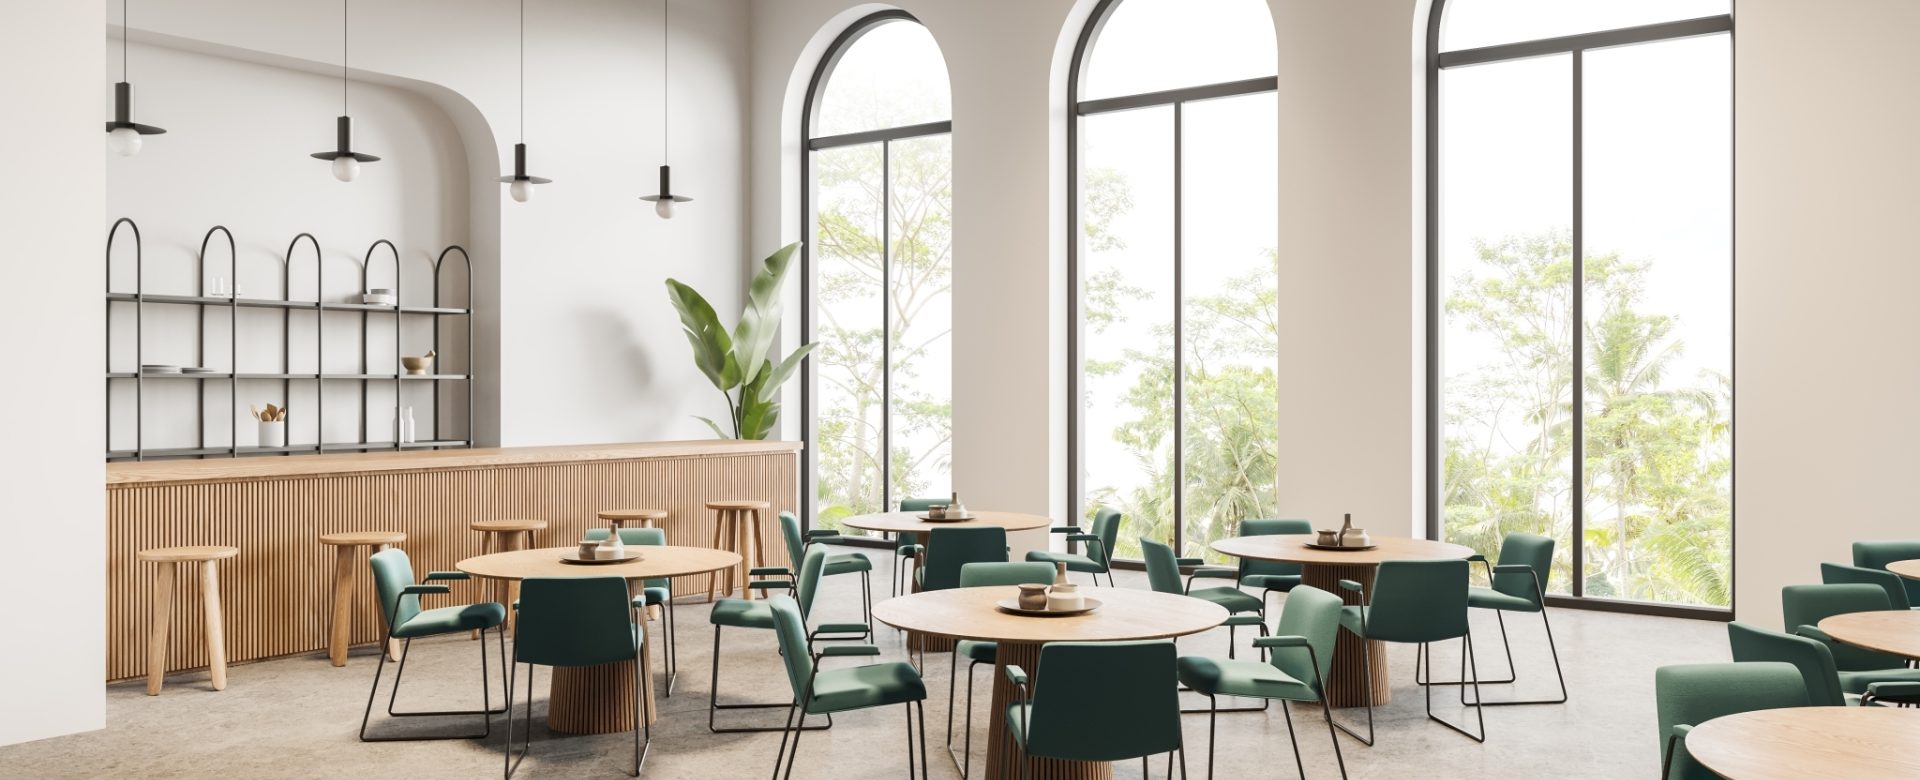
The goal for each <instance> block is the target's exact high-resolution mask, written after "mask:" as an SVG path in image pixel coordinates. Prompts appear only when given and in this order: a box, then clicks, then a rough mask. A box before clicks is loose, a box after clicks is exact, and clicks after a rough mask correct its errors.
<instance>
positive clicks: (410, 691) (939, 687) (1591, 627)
mask: <svg viewBox="0 0 1920 780" xmlns="http://www.w3.org/2000/svg"><path fill="white" fill-rule="evenodd" d="M872 557H876V558H877V559H883V556H872ZM880 568H881V570H880V571H879V572H877V573H876V574H877V575H878V576H877V578H876V581H875V583H874V584H875V590H876V592H877V593H878V594H880V597H881V598H884V597H885V594H886V592H887V586H886V582H885V576H886V569H885V564H884V563H881V567H880ZM850 580H851V578H850V577H845V576H842V577H835V578H831V580H830V581H829V582H828V583H827V585H826V587H825V588H824V590H823V591H822V594H821V602H820V605H819V606H818V608H817V609H818V612H817V615H816V622H817V621H823V620H824V621H840V620H849V619H857V615H858V598H859V593H860V590H859V587H858V585H857V584H856V583H854V582H852V581H850ZM1119 580H1120V585H1121V586H1123V587H1145V586H1146V582H1145V577H1144V576H1143V575H1141V574H1140V573H1138V572H1122V573H1121V575H1120V578H1119ZM706 612H707V605H705V604H693V603H689V604H683V605H681V606H680V607H679V608H678V613H677V617H678V620H679V628H680V631H679V639H680V643H679V651H680V663H681V667H682V671H681V674H680V679H679V684H678V686H677V687H676V688H675V690H674V694H673V695H672V696H671V697H669V698H665V699H662V700H661V702H660V705H661V713H662V715H661V718H660V720H659V722H657V723H656V724H654V729H653V748H652V752H651V754H650V755H649V757H648V759H647V764H646V771H645V776H647V777H655V778H719V777H727V778H731V777H763V776H766V775H767V774H769V773H770V772H771V771H772V769H773V760H774V751H775V749H776V746H777V745H778V743H779V742H780V735H779V734H778V733H771V734H713V733H710V732H709V731H708V730H707V722H706V703H707V692H708V684H707V681H708V674H709V669H710V667H709V661H710V658H711V648H712V643H713V631H712V629H711V627H710V626H709V625H708V624H707V622H706ZM1552 618H1553V621H1554V629H1555V636H1556V637H1557V638H1558V639H1559V641H1560V653H1561V658H1562V660H1563V662H1564V665H1565V668H1566V672H1567V686H1568V688H1569V691H1570V696H1571V700H1570V701H1569V702H1568V703H1567V704H1563V705H1549V706H1529V707H1504V708H1488V709H1487V710H1486V726H1487V734H1488V736H1487V742H1486V743H1485V744H1478V743H1475V742H1473V741H1472V740H1469V739H1467V738H1466V737H1463V736H1460V735H1458V734H1456V733H1454V732H1452V731H1450V730H1448V729H1447V728H1446V727H1444V726H1442V725H1440V724H1437V723H1431V722H1428V721H1426V720H1425V713H1424V710H1423V701H1424V697H1423V691H1422V689H1421V688H1419V687H1417V686H1415V685H1414V684H1413V681H1412V670H1413V664H1414V656H1413V651H1412V648H1410V647H1407V648H1400V647H1395V648H1394V649H1393V651H1392V652H1393V655H1392V659H1391V662H1392V665H1391V670H1392V677H1393V681H1392V684H1393V701H1392V703H1391V704H1389V705H1387V706H1386V707H1384V708H1380V709H1378V710H1377V711H1376V713H1375V719H1376V727H1377V729H1378V733H1379V738H1378V740H1377V746H1375V747H1372V748H1368V747H1365V746H1362V745H1360V744H1359V743H1357V742H1355V741H1353V740H1351V739H1348V738H1346V737H1342V738H1341V743H1340V750H1341V751H1342V752H1343V754H1344V756H1345V758H1346V766H1347V771H1348V773H1349V776H1351V777H1354V778H1389V777H1391V778H1406V777H1416V778H1421V779H1422V780H1431V779H1433V778H1468V777H1488V776H1497V777H1512V778H1538V777H1556V778H1589V777H1592V778H1603V777H1604V778H1641V777H1649V776H1653V775H1656V774H1658V771H1659V770H1658V767H1659V756H1658V749H1657V747H1656V745H1655V740H1654V736H1653V735H1654V731H1655V727H1654V708H1653V670H1654V668H1655V667H1658V666H1662V665H1666V664H1675V663H1697V662H1707V661H1724V660H1727V649H1726V634H1725V629H1724V627H1723V626H1722V625H1721V624H1719V623H1710V622H1704V621H1690V620H1676V619H1668V618H1654V617H1642V616H1634V615H1618V614H1609V613H1600V612H1588V611H1577V610H1555V611H1554V612H1553V614H1552ZM1474 625H1475V631H1474V633H1475V636H1476V637H1477V638H1479V639H1480V640H1481V643H1480V653H1479V659H1480V668H1481V672H1482V674H1483V675H1485V676H1488V677H1493V676H1496V675H1498V674H1500V673H1501V672H1502V671H1503V664H1502V660H1501V658H1500V653H1499V644H1498V641H1497V639H1496V637H1497V636H1498V635H1497V633H1495V626H1494V623H1493V619H1492V617H1491V616H1490V615H1476V616H1475V624H1474ZM1508 628H1509V630H1510V631H1511V633H1512V638H1513V644H1514V649H1515V653H1516V655H1517V656H1518V662H1519V667H1520V669H1519V671H1520V684H1519V685H1518V686H1517V690H1513V689H1514V688H1516V686H1495V687H1489V688H1488V690H1489V698H1490V699H1497V698H1498V697H1500V696H1503V695H1510V694H1519V695H1520V696H1524V697H1528V698H1533V697H1538V696H1546V695H1551V694H1552V693H1553V690H1554V688H1553V676H1552V675H1553V669H1552V665H1551V662H1550V660H1549V658H1548V656H1547V652H1546V646H1545V644H1544V637H1543V634H1542V633H1541V630H1540V622H1539V620H1538V619H1536V618H1532V617H1521V618H1518V619H1516V620H1509V621H1508ZM878 641H879V643H880V645H881V647H882V649H883V652H884V654H885V655H884V658H885V659H889V660H899V659H903V658H904V657H905V651H904V648H903V642H902V639H901V635H900V634H899V633H897V632H894V631H892V630H890V629H886V628H882V629H881V630H880V632H879V640H878ZM1241 641H1242V642H1245V641H1247V637H1246V636H1245V635H1244V634H1243V635H1242V637H1241ZM487 644H488V647H489V648H490V649H489V651H488V653H489V656H490V660H489V664H490V668H491V670H492V671H493V673H494V674H496V675H497V674H498V672H499V668H500V667H499V665H498V658H497V656H494V655H493V654H494V653H495V652H496V651H497V647H498V645H497V644H496V643H495V642H492V641H489V642H488V643H487ZM1180 645H1181V652H1182V653H1187V654H1197V653H1211V654H1222V655H1224V654H1225V652H1226V632H1225V631H1215V632H1209V633H1208V634H1206V635H1203V636H1199V637H1191V638H1187V639H1183V640H1181V642H1180ZM478 652H479V651H478V649H477V647H476V643H474V642H471V641H469V640H467V639H466V638H465V637H458V638H445V639H439V640H432V641H421V642H416V643H415V644H414V647H413V651H412V657H411V659H410V661H409V663H408V668H407V685H406V690H405V691H403V692H402V693H403V695H402V697H401V702H400V707H401V709H453V708H470V707H473V706H474V705H476V704H478V701H477V700H478V698H479V691H478V690H477V687H478V685H477V683H478V677H479V670H478V665H479V657H478ZM1245 652H1246V648H1245V647H1243V648H1242V654H1243V656H1244V654H1245ZM1457 653H1458V650H1457V649H1454V648H1447V649H1445V650H1442V651H1440V652H1438V653H1437V654H1436V658H1435V663H1434V668H1435V669H1436V670H1440V669H1443V668H1444V669H1448V670H1451V669H1453V668H1456V667H1455V666H1454V664H1457V662H1458V659H1459V656H1458V655H1457ZM374 658H375V655H374V651H373V648H371V647H366V648H360V649H357V650H356V652H355V653H354V655H353V657H352V659H351V660H350V661H349V663H348V665H347V667H346V668H344V669H336V668H334V667H332V666H330V665H329V664H328V663H327V659H326V657H325V654H324V653H315V654H313V655H309V656H303V657H295V658H284V659H279V660H274V661H267V662H262V663H254V664H246V665H242V666H236V667H233V668H232V669H231V670H230V671H229V675H228V687H227V690H225V691H222V692H214V691H212V690H211V689H209V688H208V687H207V685H206V675H205V673H184V674H179V675H175V676H173V677H170V678H168V680H167V687H166V690H165V691H164V692H163V693H162V694H161V695H160V696H156V697H149V696H146V695H145V689H144V686H143V684H142V683H140V682H138V681H135V682H127V683H118V684H114V685H110V686H108V687H107V728H106V730H104V731H97V732H92V733H87V734H78V735H74V736H68V737H61V738H57V739H49V740H43V741H40V742H34V743H29V744H25V745H15V746H11V747H0V777H9V778H11V777H20V778H66V777H104V776H119V777H142V778H148V777H196V778H232V779H234V780H238V779H239V778H269V777H286V778H309V777H358V778H376V777H379V778H385V777H405V778H442V777H445V778H475V777H487V776H489V775H494V776H497V775H498V774H499V773H500V771H501V748H502V740H503V736H502V735H503V734H504V730H505V729H504V726H505V722H504V719H502V718H496V719H495V721H494V728H493V733H492V736H491V737H489V738H487V739H472V740H453V741H442V742H400V743H381V744H371V743H361V742H359V741H358V740H357V739H356V730H357V729H358V728H359V725H360V715H361V711H362V707H364V706H365V705H366V702H367V686H368V684H369V683H370V682H371V681H372V676H373V666H374ZM723 661H724V664H725V665H724V666H723V668H722V674H723V679H722V693H723V699H722V701H723V702H724V701H747V700H763V701H779V700H784V699H789V698H791V696H792V694H791V692H790V691H789V690H788V689H787V683H786V678H785V676H784V673H783V672H782V671H781V669H780V666H779V656H778V655H777V654H776V653H775V649H774V639H773V636H772V635H771V632H756V631H729V632H727V634H726V646H725V648H724V650H723ZM655 662H656V668H657V663H658V658H657V657H656V659H655ZM830 663H831V662H830ZM842 663H847V661H842ZM926 663H927V666H928V667H929V668H928V669H927V670H926V674H925V676H926V678H927V686H928V688H929V690H930V691H931V692H932V695H931V696H930V697H929V699H928V701H927V703H926V712H927V718H928V721H929V723H928V726H929V729H928V735H929V737H930V740H931V742H932V750H931V751H930V760H931V762H932V764H931V767H932V776H933V777H936V778H939V777H957V776H958V775H959V773H958V771H957V770H956V769H955V768H954V765H953V764H952V763H950V762H948V761H947V760H946V758H945V756H944V754H943V753H942V752H941V750H940V748H941V747H942V743H943V742H944V739H943V737H942V736H941V735H940V731H941V727H943V726H944V725H945V723H946V716H947V710H948V707H947V696H946V691H947V683H948V675H947V663H948V662H947V657H946V656H933V655H930V656H928V657H927V660H926ZM392 669H393V668H392V667H391V666H389V667H388V670H387V671H388V675H387V677H386V679H385V681H383V683H382V685H381V698H382V699H385V697H386V693H387V689H388V686H389V684H390V683H391V681H392V679H393V678H392V674H391V673H392ZM522 669H523V674H524V667H523V668H522ZM961 674H962V679H963V681H964V675H965V666H964V665H962V667H961ZM548 679H550V676H549V673H548V672H547V671H545V670H543V671H542V672H541V674H540V676H539V678H538V680H539V686H538V687H537V688H536V697H535V701H534V720H535V724H536V725H535V728H534V730H533V735H534V743H533V753H532V755H530V756H529V757H528V758H527V759H526V762H525V763H524V764H522V765H521V767H520V769H519V771H518V772H517V773H516V777H530V778H537V777H618V776H624V774H625V773H626V771H627V769H628V767H629V762H630V761H631V756H632V753H631V750H632V740H631V736H630V735H628V734H613V735H604V736H592V737H579V736H565V735H552V734H549V733H547V732H546V730H545V728H544V717H545V713H544V711H545V705H546V691H545V683H546V681H547V680H548ZM521 680H522V684H523V685H524V680H525V678H524V676H523V677H522V678H521ZM494 684H495V685H496V686H497V685H498V678H497V677H496V678H495V683H494ZM523 690H524V689H523ZM495 696H496V697H497V696H498V688H497V687H496V688H495ZM986 696H987V683H986V680H985V679H984V675H982V679H981V680H980V687H979V688H978V692H977V694H976V697H975V702H976V706H977V707H978V711H977V712H976V715H975V719H974V726H975V731H976V737H975V739H974V752H975V754H976V755H975V759H974V769H975V771H976V773H978V772H979V769H980V764H981V762H982V761H983V760H984V754H985V749H984V747H983V744H984V741H985V733H986V725H985V724H986V721H985V719H984V718H985V717H986V715H985V710H986V705H985V699H986ZM1186 696H1187V697H1189V703H1190V704H1192V705H1204V703H1205V699H1203V698H1199V697H1196V696H1193V695H1192V694H1186ZM1451 696H1453V694H1452V692H1451V691H1450V690H1447V689H1435V695H1434V706H1435V711H1436V712H1437V713H1439V714H1441V715H1442V716H1444V717H1448V718H1461V717H1466V718H1469V719H1470V718H1471V717H1472V712H1471V710H1463V708H1461V707H1460V706H1459V705H1458V704H1457V700H1456V699H1454V698H1450V697H1451ZM964 701H965V697H964V692H963V695H962V703H963V704H964ZM1447 702H1455V703H1453V704H1447ZM376 709H377V708H376ZM515 709H516V712H517V711H518V710H519V707H516V708H515ZM783 712H784V711H780V710H765V711H761V712H758V713H755V712H752V711H746V712H745V713H744V715H743V714H742V713H741V712H740V711H734V712H729V713H723V715H734V716H736V721H735V722H739V721H738V720H737V718H741V717H744V718H747V719H758V722H761V723H768V724H772V725H778V723H779V720H780V715H781V714H783ZM1364 716H1365V715H1364V711H1363V710H1353V711H1345V712H1342V713H1340V717H1342V718H1343V720H1344V719H1347V718H1364ZM375 717H376V722H375V725H374V731H375V732H376V733H385V734H398V733H412V732H421V733H425V732H428V731H432V730H434V729H442V730H445V731H452V732H457V731H459V730H460V729H477V726H478V719H477V718H465V719H446V720H444V721H440V722H435V723H417V722H414V721H422V720H437V719H423V718H413V719H408V721H407V722H405V723H394V722H392V721H381V720H379V717H380V716H379V715H378V714H376V716H375ZM1293 720H1294V721H1295V723H1294V725H1295V727H1296V728H1297V729H1298V731H1299V735H1300V739H1301V749H1302V753H1303V759H1304V761H1305V765H1306V770H1307V775H1308V776H1309V777H1315V778H1327V777H1338V776H1339V773H1338V769H1337V768H1336V766H1335V764H1334V756H1333V748H1332V746H1331V744H1330V742H1329V739H1328V738H1327V733H1326V726H1325V723H1324V722H1323V720H1322V719H1321V716H1320V713H1319V710H1318V709H1317V708H1310V709H1296V710H1295V711H1294V714H1293ZM1184 723H1185V728H1186V734H1185V736H1186V740H1187V744H1188V745H1190V746H1191V750H1192V752H1191V755H1189V756H1188V757H1187V770H1188V773H1189V776H1191V777H1196V778H1199V777H1205V776H1206V766H1207V765H1206V760H1207V759H1206V744H1207V717H1206V716H1205V715H1188V716H1186V717H1185V720H1184ZM955 730H956V732H958V731H959V726H958V725H957V721H956V726H955ZM904 731H905V722H904V719H903V718H902V716H901V714H900V711H899V710H898V709H897V708H889V709H888V710H885V711H868V712H853V713H848V714H845V715H842V716H840V717H838V718H836V719H835V725H834V727H833V728H832V729H831V730H829V731H824V732H812V733H810V734H808V735H807V737H806V741H805V742H804V743H802V745H801V750H800V759H799V765H798V768H797V770H796V771H795V773H794V774H795V776H796V777H809V778H835V780H845V779H847V778H864V777H901V776H904V774H905V769H906V766H905V748H906V740H905V738H904V736H903V732H904ZM443 733H444V731H443ZM958 736H959V735H958V734H957V733H956V745H957V744H958ZM1218 745H1219V750H1218V754H1217V757H1216V764H1215V772H1216V774H1218V775H1219V776H1221V777H1233V778H1270V777H1271V778H1291V777H1296V776H1298V775H1297V773H1296V771H1295V768H1294V760H1293V756H1292V753H1291V751H1290V750H1289V748H1288V742H1287V720H1286V718H1285V717H1284V716H1283V715H1282V714H1281V712H1280V710H1279V709H1277V708H1276V709H1272V710H1270V711H1268V712H1264V713H1251V714H1234V715H1222V716H1220V719H1219V734H1218ZM1165 767H1166V765H1165V763H1164V762H1161V761H1156V762H1155V763H1154V765H1153V773H1154V776H1156V777H1158V776H1160V773H1161V772H1162V770H1164V769H1165ZM1176 771H1177V769H1176ZM1138 773H1139V764H1138V763H1137V762H1134V763H1127V764H1123V765H1121V766H1120V767H1118V768H1117V771H1116V775H1117V776H1120V777H1134V776H1138Z"/></svg>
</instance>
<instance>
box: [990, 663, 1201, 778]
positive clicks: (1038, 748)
mask: <svg viewBox="0 0 1920 780" xmlns="http://www.w3.org/2000/svg"><path fill="white" fill-rule="evenodd" d="M1175 656H1176V651H1175V650H1174V647H1173V643H1172V642H1169V641H1167V640H1164V639H1161V640H1151V641H1143V642H1050V643H1048V644H1046V645H1044V646H1042V647H1041V648H1040V662H1039V665H1038V666H1037V667H1036V668H1035V669H1034V672H1035V673H1037V674H1040V675H1041V676H1042V677H1043V678H1044V679H1045V680H1046V683H1047V684H1046V685H1042V686H1040V689H1039V692H1038V693H1035V692H1034V690H1033V687H1032V684H1031V683H1030V681H1029V678H1028V676H1027V672H1026V670H1025V669H1021V668H1020V667H1019V666H1008V667H1007V679H1008V681H1010V682H1012V683H1013V685H1014V687H1015V688H1016V689H1018V690H1017V691H1016V694H1017V696H1018V697H1019V698H1017V699H1015V700H1014V701H1013V703H1011V704H1009V705H1007V711H1006V715H1005V717H1006V719H1007V737H1008V738H1009V739H1012V740H1013V741H1014V744H1016V745H1018V746H1019V747H1020V752H1021V753H1022V754H1023V755H1024V756H1025V757H1026V758H1027V759H1033V758H1054V759H1061V760H1065V761H1120V760H1124V759H1129V758H1138V759H1140V763H1141V772H1142V775H1144V774H1145V770H1146V761H1147V757H1148V756H1153V755H1159V754H1161V753H1166V754H1167V762H1168V767H1169V770H1171V767H1172V762H1173V754H1174V753H1179V754H1180V774H1181V776H1183V777H1184V776H1185V775H1186V773H1187V772H1186V766H1187V758H1186V750H1185V749H1184V748H1185V745H1184V744H1183V743H1182V741H1181V738H1180V699H1179V694H1178V693H1177V692H1176V691H1175V686H1176V685H1177V684H1178V682H1179V681H1178V680H1177V679H1176V677H1175V674H1174V664H1175V661H1176V658H1175ZM1005 752H1006V753H1007V754H1008V755H1007V756H1006V759H1007V760H1008V761H1012V760H1014V758H1013V755H1012V754H1013V751H1011V750H1009V751H1005ZM1028 763H1030V761H1022V762H1021V766H1020V767H1019V775H1020V776H1021V777H1023V778H1024V777H1026V775H1027V770H1028V767H1027V764H1028ZM1001 768H1002V770H1003V771H1002V772H1001V773H1000V776H1001V777H1011V776H1013V774H1014V772H1013V769H1014V768H1013V767H1011V766H1005V765H1003V766H1002V767H1001ZM1169 774H1171V771H1169Z"/></svg>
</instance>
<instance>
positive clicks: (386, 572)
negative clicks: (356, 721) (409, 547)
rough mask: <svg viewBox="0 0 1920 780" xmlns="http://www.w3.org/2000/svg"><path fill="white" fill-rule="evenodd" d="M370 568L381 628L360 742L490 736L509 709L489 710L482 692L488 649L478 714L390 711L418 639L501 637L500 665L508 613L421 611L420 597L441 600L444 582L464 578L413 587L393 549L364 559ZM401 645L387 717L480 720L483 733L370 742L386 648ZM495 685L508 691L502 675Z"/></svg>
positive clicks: (473, 608)
mask: <svg viewBox="0 0 1920 780" xmlns="http://www.w3.org/2000/svg"><path fill="white" fill-rule="evenodd" d="M367 563H368V565H369V566H371V567H372V568H373V589H374V592H375V593H376V594H377V595H378V596H379V598H380V615H381V617H382V618H383V621H382V623H381V636H380V652H379V653H376V655H378V656H379V660H377V661H375V662H374V665H373V688H372V689H371V690H369V691H367V708H366V711H365V712H362V713H361V714H360V741H361V742H416V741H426V740H436V739H484V738H486V736H487V735H488V734H491V733H493V716H495V715H499V714H501V713H503V712H506V711H507V708H508V707H511V706H512V705H511V704H510V703H509V704H506V705H503V706H502V707H501V708H500V709H494V708H493V700H492V698H491V694H489V692H488V690H487V643H486V642H484V641H483V642H481V643H480V707H481V708H480V709H477V710H436V711H432V712H398V711H396V710H395V709H394V705H395V702H396V700H397V699H399V698H400V678H401V677H403V676H405V675H406V673H407V651H408V650H411V649H412V648H413V640H415V639H418V638H421V637H429V636H440V635H442V634H458V633H465V632H468V631H475V630H478V631H480V632H482V638H483V639H484V638H485V632H486V630H487V629H493V630H495V631H497V632H500V633H499V636H500V663H501V664H502V666H503V667H504V665H505V664H506V662H507V635H506V620H507V608H506V607H504V606H501V605H499V604H496V603H494V602H491V601H487V602H482V603H479V604H465V605H460V606H451V607H436V608H433V609H422V608H421V607H420V597H421V596H424V595H429V594H433V595H446V594H448V593H451V592H452V589H451V588H449V587H447V586H446V585H445V584H441V583H445V582H449V581H453V580H464V579H467V575H466V573H465V572H458V571H436V572H430V573H428V574H427V582H426V584H419V583H416V582H415V581H414V579H413V563H412V562H411V561H409V560H408V559H407V553H406V551H405V550H402V549H400V548H398V547H395V548H390V549H387V550H382V551H380V552H377V553H374V554H373V555H372V556H370V557H369V558H368V559H367ZM395 639H399V640H402V641H403V644H402V645H401V649H400V662H399V663H400V666H399V668H397V669H396V670H395V671H394V674H393V692H392V693H391V694H389V695H388V696H387V714H388V715H391V716H393V717H396V718H415V717H436V716H447V715H479V716H481V717H482V719H484V721H485V726H484V729H483V730H482V731H481V732H480V733H478V734H453V735H446V736H430V737H378V736H376V737H369V736H367V721H368V719H369V718H371V717H372V715H373V698H374V694H376V693H378V692H379V691H380V674H381V672H383V671H385V669H386V668H387V653H386V648H387V647H389V646H390V645H391V643H392V642H393V640H395ZM500 683H501V685H502V690H503V693H502V695H503V697H504V696H507V695H510V694H507V693H505V686H506V685H508V684H509V683H508V681H507V670H506V669H505V668H502V669H501V670H500Z"/></svg>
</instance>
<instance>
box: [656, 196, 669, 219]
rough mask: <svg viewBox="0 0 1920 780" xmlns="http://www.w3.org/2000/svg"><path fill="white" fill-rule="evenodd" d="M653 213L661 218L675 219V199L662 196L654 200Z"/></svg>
mask: <svg viewBox="0 0 1920 780" xmlns="http://www.w3.org/2000/svg"><path fill="white" fill-rule="evenodd" d="M653 213H655V214H657V215H659V216H660V218H661V219H673V199H672V198H665V197H663V198H661V199H659V200H656V201H654V202H653Z"/></svg>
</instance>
